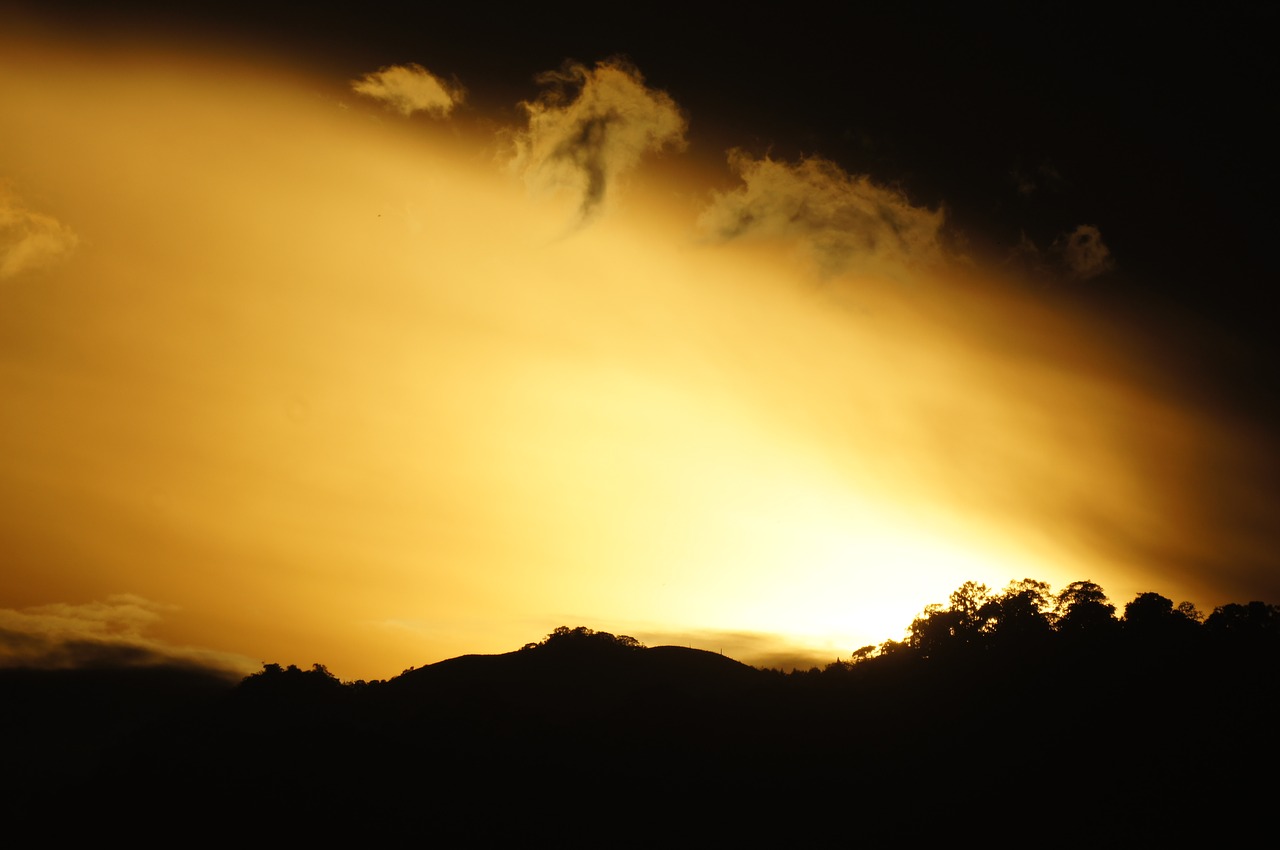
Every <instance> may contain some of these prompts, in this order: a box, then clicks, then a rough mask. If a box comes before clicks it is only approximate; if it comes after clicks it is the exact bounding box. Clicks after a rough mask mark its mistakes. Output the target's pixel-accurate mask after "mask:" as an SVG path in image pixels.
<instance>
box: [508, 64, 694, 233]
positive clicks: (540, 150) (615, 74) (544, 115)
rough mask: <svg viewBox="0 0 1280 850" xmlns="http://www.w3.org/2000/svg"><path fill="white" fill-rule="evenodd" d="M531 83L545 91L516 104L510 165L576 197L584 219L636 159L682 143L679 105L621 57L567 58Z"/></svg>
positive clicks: (538, 183) (532, 183)
mask: <svg viewBox="0 0 1280 850" xmlns="http://www.w3.org/2000/svg"><path fill="white" fill-rule="evenodd" d="M538 82H539V83H542V84H543V85H546V86H548V88H547V89H546V90H545V91H544V92H543V93H542V94H541V95H540V96H539V97H538V99H537V100H535V101H533V102H528V101H526V102H524V103H522V104H521V106H523V108H524V110H525V113H526V114H527V115H528V118H529V124H528V127H527V128H526V129H525V130H522V131H520V132H518V133H516V134H515V136H514V139H513V142H514V147H515V152H514V154H513V156H512V158H511V162H510V165H511V168H512V169H513V170H514V171H515V172H516V173H518V174H521V175H523V177H524V179H525V181H526V183H527V184H528V185H529V187H530V188H532V189H534V190H536V191H548V192H558V191H567V192H570V193H573V194H574V195H576V196H577V197H578V198H579V212H580V215H581V218H582V219H583V220H586V219H587V218H589V217H591V216H592V215H594V214H595V213H596V212H597V211H598V210H599V209H600V206H601V204H603V203H604V200H605V198H606V196H607V195H608V194H609V193H610V192H611V191H612V190H613V188H614V187H615V186H616V184H617V182H618V179H619V178H620V177H621V176H622V175H623V174H625V173H626V172H628V171H630V170H632V169H633V168H635V167H636V165H637V163H639V161H640V158H641V157H642V156H644V155H645V154H647V153H655V152H658V151H661V150H663V149H664V148H668V147H670V148H675V149H680V148H683V147H684V144H685V135H684V134H685V130H686V128H687V122H686V121H685V118H684V115H683V113H681V111H680V108H679V107H678V106H677V105H676V103H675V101H674V100H672V99H671V97H670V96H669V95H667V94H666V92H662V91H656V90H654V89H651V88H648V87H647V86H645V84H644V78H643V77H642V76H641V75H640V72H639V71H637V70H636V69H635V68H633V67H631V66H630V65H629V64H627V63H625V62H622V61H620V60H613V61H608V62H601V63H599V64H597V65H596V67H595V68H587V67H586V66H584V65H579V64H574V63H569V64H566V65H565V66H564V67H563V68H562V69H561V70H559V71H549V72H547V73H545V74H542V75H540V76H539V77H538ZM570 92H576V94H573V95H572V96H571V95H570Z"/></svg>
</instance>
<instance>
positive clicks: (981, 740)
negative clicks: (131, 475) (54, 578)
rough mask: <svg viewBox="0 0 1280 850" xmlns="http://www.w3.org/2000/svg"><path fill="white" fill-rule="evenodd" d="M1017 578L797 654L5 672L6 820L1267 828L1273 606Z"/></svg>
mask: <svg viewBox="0 0 1280 850" xmlns="http://www.w3.org/2000/svg"><path fill="white" fill-rule="evenodd" d="M1077 584H1087V583H1077ZM1018 586H1021V587H1022V590H1021V591H1015V586H1014V585H1011V587H1010V589H1009V590H1006V591H1005V593H1004V594H1003V595H993V594H990V593H989V592H986V591H985V588H982V589H980V588H976V587H971V586H969V585H966V588H970V590H971V591H972V592H971V593H970V594H969V595H968V596H967V597H966V595H965V593H964V591H965V588H961V590H960V591H957V594H953V596H952V600H951V605H950V607H948V608H942V607H941V606H931V608H930V609H926V612H925V613H924V614H923V615H922V616H921V617H920V618H918V619H917V620H916V622H915V623H913V624H912V627H911V631H910V635H909V637H908V638H907V639H906V640H905V641H903V642H901V643H896V642H889V643H887V644H885V645H883V646H881V647H879V648H875V649H872V648H866V649H864V650H862V651H860V652H859V653H858V654H857V655H856V656H855V661H854V662H838V663H835V664H832V665H830V666H828V667H827V668H826V669H825V670H817V669H814V670H812V671H809V672H792V673H790V674H783V673H781V672H779V671H768V670H759V669H755V668H752V667H748V666H746V665H743V664H740V663H738V662H736V661H733V660H731V659H729V658H725V657H723V656H720V655H716V654H714V653H708V652H703V651H699V650H692V649H685V648H681V647H670V646H667V647H652V648H647V647H643V646H641V645H640V644H639V643H638V642H636V641H634V640H633V639H630V638H626V637H616V636H614V635H611V634H607V633H603V632H593V631H591V630H589V629H585V628H578V629H567V628H562V629H558V630H557V631H556V632H555V633H553V634H552V635H550V636H548V638H547V639H546V640H544V641H542V642H540V643H537V644H530V645H529V646H527V647H525V648H524V649H521V650H518V651H515V652H511V653H507V654H504V655H492V656H463V657H460V658H454V659H450V660H448V661H443V662H440V663H438V664H433V665H430V666H427V667H423V668H419V669H413V670H408V671H406V672H405V673H403V674H402V675H400V676H397V677H395V678H394V679H391V680H389V681H385V682H372V683H368V682H354V683H343V682H340V681H338V680H337V679H335V678H334V677H333V676H331V675H330V674H329V673H328V672H327V671H326V670H325V669H324V668H323V667H322V666H320V665H316V666H315V667H313V668H312V669H310V670H300V669H298V668H295V667H289V668H287V669H286V668H281V667H279V666H277V665H267V666H266V667H264V669H263V671H262V672H260V673H257V674H255V675H253V676H250V677H248V678H246V679H244V680H243V681H240V682H238V683H237V682H232V681H228V680H226V679H222V678H219V677H218V676H216V675H214V674H210V673H208V672H207V671H198V670H189V669H170V668H145V669H114V670H97V671H90V670H78V671H40V670H8V671H0V696H2V697H3V702H2V703H0V706H2V708H0V721H3V723H4V727H3V728H4V730H5V733H4V734H5V762H6V765H5V769H4V771H3V779H2V780H0V782H2V783H3V784H2V785H0V793H2V795H3V799H4V803H5V806H6V809H7V810H8V811H10V812H11V815H10V822H11V823H12V822H19V823H20V822H23V821H24V820H27V821H30V822H31V823H32V824H37V823H44V824H57V823H59V822H62V823H63V825H64V826H65V825H68V824H73V823H78V824H79V825H81V826H83V825H84V819H85V818H89V819H90V822H93V823H101V824H110V823H117V824H118V823H119V821H117V820H112V818H117V819H118V818H122V817H123V818H126V819H132V821H133V822H135V823H137V824H138V825H146V824H152V825H154V824H159V823H169V824H184V825H186V826H184V827H183V828H184V829H187V828H190V825H191V824H193V823H207V824H211V823H220V824H224V825H225V824H226V823H228V822H230V823H241V821H242V820H243V823H244V824H245V825H246V826H245V828H246V829H247V828H248V824H252V823H258V827H256V828H265V827H264V826H263V825H264V824H271V825H274V827H275V828H277V829H279V830H280V833H279V834H281V835H283V834H284V833H285V832H288V833H291V834H294V835H295V837H298V838H303V837H306V838H313V837H322V836H324V835H337V834H338V833H339V832H340V831H343V830H349V831H350V834H352V835H359V836H363V837H364V838H365V839H373V838H375V837H383V838H385V837H387V836H389V835H391V834H392V833H391V832H388V831H385V830H388V829H389V828H391V827H392V826H394V830H393V831H394V832H395V834H397V835H400V836H402V837H403V836H405V835H412V836H415V837H416V838H417V839H420V840H415V841H414V843H415V844H422V843H427V842H428V839H438V840H439V841H440V842H442V843H443V844H444V845H445V846H452V845H458V844H490V843H493V842H502V843H511V842H513V841H521V842H522V843H523V840H524V839H529V840H530V841H532V840H533V839H534V838H538V839H552V840H554V841H555V842H557V843H560V844H569V845H583V844H590V845H593V846H594V845H599V846H616V845H640V846H660V845H661V846H667V845H674V846H690V845H695V844H715V843H716V841H717V839H722V838H723V839H731V840H733V841H735V842H737V843H748V844H759V843H766V842H767V843H774V842H777V841H784V842H789V841H801V840H803V841H807V842H812V841H821V842H823V843H834V844H844V845H848V844H854V843H859V842H860V841H866V840H875V841H876V842H877V843H879V842H880V841H887V840H895V841H897V840H901V841H908V840H911V839H912V838H923V837H924V836H927V835H936V836H946V835H951V836H952V837H954V838H957V839H958V838H960V837H962V836H967V837H969V838H980V840H981V837H983V836H985V840H986V842H987V843H990V842H991V841H995V842H997V843H999V844H1002V845H1004V844H1009V843H1037V844H1044V843H1047V844H1050V845H1055V846H1056V845H1057V844H1059V843H1069V842H1070V843H1074V842H1078V841H1079V840H1082V839H1087V838H1089V837H1090V836H1093V837H1095V838H1096V837H1100V836H1106V837H1107V838H1108V840H1113V839H1125V840H1128V841H1131V842H1141V843H1143V844H1144V845H1147V844H1149V842H1150V841H1151V840H1153V839H1155V838H1156V837H1158V836H1162V835H1165V836H1168V835H1182V836H1184V837H1190V836H1193V835H1203V836H1206V837H1208V836H1217V837H1218V838H1219V839H1222V838H1226V837H1229V836H1236V837H1237V838H1238V839H1240V840H1244V839H1245V838H1246V836H1251V835H1254V834H1255V833H1256V832H1257V830H1262V833H1260V834H1270V835H1272V837H1274V830H1273V824H1274V812H1275V807H1276V793H1277V791H1278V790H1280V785H1278V781H1277V776H1278V774H1277V761H1276V756H1277V754H1280V730H1278V729H1277V722H1276V721H1277V717H1278V716H1280V714H1278V712H1277V708H1278V707H1280V675H1278V674H1280V608H1277V607H1275V606H1270V605H1262V604H1261V603H1252V604H1251V605H1249V606H1226V607H1225V608H1223V609H1218V611H1215V612H1214V614H1213V616H1211V617H1209V618H1208V620H1206V621H1204V622H1201V620H1200V619H1199V618H1198V617H1196V616H1195V615H1194V612H1193V611H1191V610H1183V611H1180V610H1178V609H1174V608H1173V606H1172V603H1169V602H1168V600H1164V599H1163V598H1162V597H1157V596H1156V595H1155V594H1144V597H1153V598H1150V599H1147V600H1146V603H1144V604H1146V607H1145V608H1144V607H1143V605H1138V607H1134V606H1135V603H1139V602H1142V601H1143V597H1139V598H1138V599H1137V600H1135V602H1134V603H1130V605H1129V606H1126V611H1125V615H1124V617H1122V618H1117V617H1115V616H1113V613H1112V612H1113V611H1114V609H1110V606H1109V604H1108V603H1106V602H1105V598H1102V597H1101V595H1100V591H1099V593H1098V594H1097V596H1096V597H1095V598H1093V599H1092V602H1095V603H1098V607H1090V604H1089V603H1090V600H1088V599H1086V600H1084V601H1079V600H1077V603H1078V604H1077V605H1076V606H1075V609H1074V613H1073V610H1072V606H1071V605H1062V604H1056V606H1052V607H1051V606H1050V605H1049V604H1048V603H1050V602H1054V601H1055V600H1051V599H1045V600H1042V602H1044V603H1045V604H1040V603H1036V604H1032V603H1035V600H1034V599H1032V598H1030V597H1024V598H1023V599H1022V600H1021V602H1020V601H1019V598H1018V596H1017V593H1027V592H1029V591H1028V587H1030V590H1035V587H1034V583H1031V584H1030V585H1028V583H1019V585H1018ZM979 590H981V591H982V592H981V593H978V592H977V591H979ZM1065 592H1066V591H1064V593H1065ZM1087 595H1088V594H1086V596H1087ZM993 600H994V601H996V602H998V603H999V605H1002V606H1003V608H1000V607H999V606H997V607H996V608H993V607H991V606H992V603H993ZM1057 602H1058V603H1060V597H1059V600H1057ZM1022 603H1027V604H1025V605H1022ZM1165 603H1168V604H1165ZM1019 605H1022V608H1021V609H1020V608H1019ZM1108 609H1110V610H1108ZM14 818H16V819H17V820H16V821H14V820H13V819H14ZM262 818H266V820H261V819H262ZM95 819H98V820H95ZM107 831H108V832H110V829H107Z"/></svg>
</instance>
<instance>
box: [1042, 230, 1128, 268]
mask: <svg viewBox="0 0 1280 850" xmlns="http://www.w3.org/2000/svg"><path fill="white" fill-rule="evenodd" d="M1053 247H1054V248H1055V249H1056V250H1057V251H1059V252H1060V253H1061V254H1062V262H1063V263H1064V264H1065V265H1066V267H1067V270H1068V271H1070V272H1071V274H1072V276H1074V277H1077V278H1080V279H1081V280H1088V279H1089V278H1091V277H1096V276H1098V275H1100V274H1102V273H1103V272H1105V271H1109V270H1110V269H1111V268H1112V266H1113V265H1114V263H1113V261H1112V259H1111V251H1110V249H1108V248H1107V246H1106V244H1104V243H1103V241H1102V233H1101V232H1100V231H1099V230H1098V228H1096V227H1094V226H1093V225H1091V224H1082V225H1080V226H1079V227H1077V228H1076V229H1075V230H1073V231H1071V232H1070V233H1068V234H1067V235H1065V236H1060V237H1058V238H1057V239H1056V240H1055V241H1054V243H1053Z"/></svg>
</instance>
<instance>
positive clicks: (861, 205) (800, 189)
mask: <svg viewBox="0 0 1280 850" xmlns="http://www.w3.org/2000/svg"><path fill="white" fill-rule="evenodd" d="M729 165H730V167H731V168H732V169H733V170H734V171H735V172H736V173H737V174H738V176H739V177H741V178H742V185H740V186H739V187H737V188H736V189H733V190H731V191H728V192H717V193H716V194H715V195H714V197H713V199H712V201H711V204H710V205H709V206H708V207H707V208H706V209H705V210H704V211H703V212H702V215H701V216H700V217H699V222H698V223H699V225H700V226H701V227H702V228H703V229H704V230H705V231H707V232H709V233H711V234H712V235H713V236H715V237H717V238H720V239H737V238H741V237H749V236H765V237H786V238H793V239H797V240H800V241H801V242H802V243H803V244H805V245H806V246H807V247H808V249H809V250H810V251H811V252H812V253H813V255H814V256H815V258H816V259H817V261H818V263H819V265H820V266H821V268H822V270H823V271H824V272H825V273H828V274H837V273H840V272H844V271H848V270H861V271H871V270H878V271H891V270H893V269H895V268H902V267H909V266H914V265H921V264H927V263H930V262H932V261H935V260H936V259H938V258H939V256H940V246H939V241H938V235H939V230H940V228H941V227H942V222H943V219H944V214H943V212H942V210H929V209H926V208H923V207H917V206H914V205H913V204H912V203H911V202H910V201H909V200H908V199H907V197H906V196H905V195H904V194H903V193H902V192H900V191H898V190H896V189H893V188H889V187H886V186H880V185H877V184H876V183H873V182H872V181H871V179H870V178H869V177H867V176H865V175H859V174H849V173H847V172H845V171H844V170H843V169H841V168H840V167H839V166H838V165H836V164H835V163H833V162H830V161H829V160H826V159H822V158H821V157H809V158H806V159H802V160H800V161H799V162H797V163H794V164H793V163H788V162H778V161H776V160H773V159H771V158H769V157H767V156H766V157H763V158H761V159H756V158H754V157H752V156H750V155H749V154H747V153H744V152H742V151H740V150H732V151H730V152H729Z"/></svg>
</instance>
